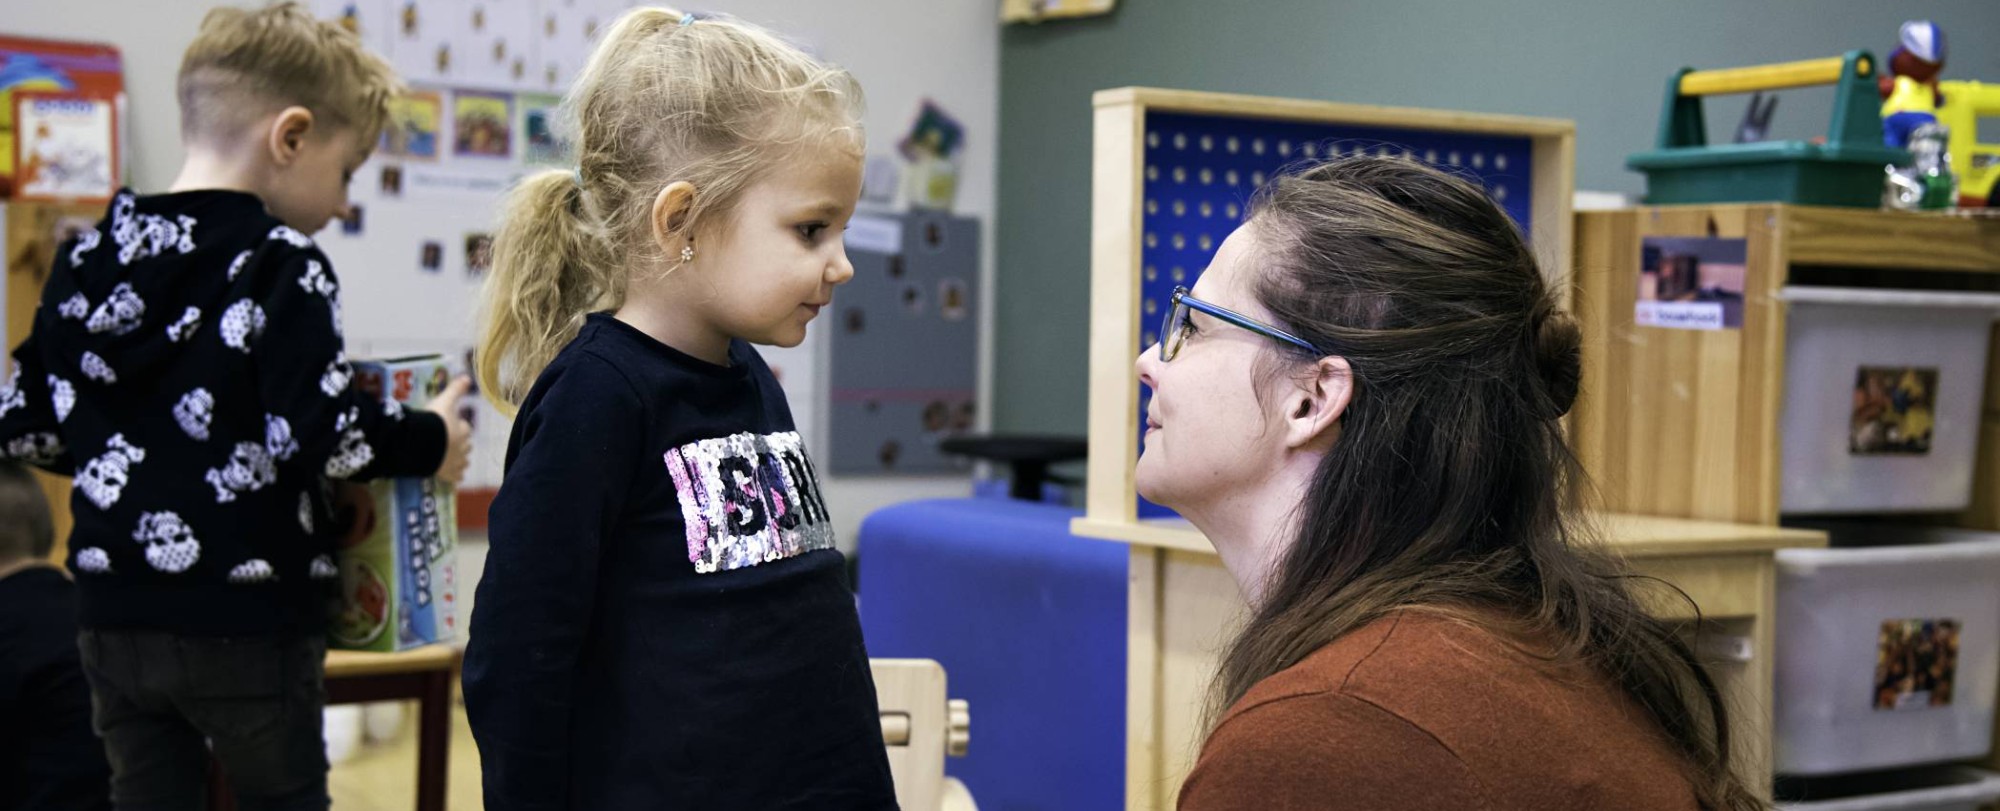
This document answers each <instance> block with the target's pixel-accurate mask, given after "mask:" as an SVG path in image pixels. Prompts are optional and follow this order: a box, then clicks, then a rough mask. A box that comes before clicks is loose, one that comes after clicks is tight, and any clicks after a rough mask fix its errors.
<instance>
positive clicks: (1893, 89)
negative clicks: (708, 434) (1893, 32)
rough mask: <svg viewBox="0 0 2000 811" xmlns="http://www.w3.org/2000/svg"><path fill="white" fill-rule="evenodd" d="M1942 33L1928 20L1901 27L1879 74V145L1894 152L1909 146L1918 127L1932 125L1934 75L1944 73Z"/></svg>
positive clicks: (1936, 96) (1935, 102)
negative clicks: (1887, 61)
mask: <svg viewBox="0 0 2000 811" xmlns="http://www.w3.org/2000/svg"><path fill="white" fill-rule="evenodd" d="M1944 56H1945V52H1944V31H1942V30H1940V29H1939V28H1938V27H1937V24H1936V23H1933V22H1931V21H1929V20H1911V21H1909V22H1906V23H1903V28H1902V31H1901V34H1900V36H1899V37H1898V43H1897V45H1896V49H1895V50H1894V51H1891V52H1890V53H1889V69H1888V70H1887V71H1884V72H1883V73H1882V77H1881V79H1879V80H1878V87H1879V88H1880V89H1881V91H1882V99H1883V101H1882V141H1883V143H1884V144H1887V145H1888V146H1892V147H1896V148H1898V149H1902V148H1907V147H1908V146H1909V145H1910V136H1911V135H1912V134H1914V133H1915V132H1916V130H1917V128H1918V127H1921V126H1923V125H1925V124H1936V123H1938V120H1937V108H1938V107H1939V106H1940V105H1942V104H1943V103H1944V100H1943V99H1942V98H1940V96H1939V93H1938V87H1937V81H1938V74H1940V73H1943V72H1944Z"/></svg>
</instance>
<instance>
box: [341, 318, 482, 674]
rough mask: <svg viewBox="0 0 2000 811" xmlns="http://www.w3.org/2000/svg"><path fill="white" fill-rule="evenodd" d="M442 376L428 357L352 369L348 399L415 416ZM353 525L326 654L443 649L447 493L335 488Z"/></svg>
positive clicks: (452, 538)
mask: <svg viewBox="0 0 2000 811" xmlns="http://www.w3.org/2000/svg"><path fill="white" fill-rule="evenodd" d="M451 379H452V372H451V369H450V368H449V367H448V366H447V365H446V363H445V360H444V358H443V357H440V356H437V355H430V356H423V357H409V358H395V359H391V360H378V361H359V362H356V363H355V364H354V386H355V388H356V389H358V390H360V391H362V392H365V393H368V394H371V395H374V396H376V397H379V398H380V399H381V400H382V401H384V402H385V403H386V402H388V401H391V400H393V401H395V402H399V403H402V404H404V405H406V406H408V407H410V408H422V407H424V406H425V405H426V404H428V403H429V402H430V400H431V398H432V397H435V396H437V395H438V394H439V393H441V392H443V391H444V388H445V386H446V385H448V384H449V383H450V382H451ZM341 492H342V496H341V498H340V501H341V502H342V511H343V512H346V511H348V510H351V511H352V515H353V520H352V522H351V524H350V527H349V530H348V532H347V534H346V535H345V536H343V537H342V539H341V542H340V550H339V552H338V554H337V555H336V557H337V558H338V560H339V566H340V604H339V608H338V609H337V611H336V613H335V614H334V617H333V622H332V624H331V626H330V627H329V628H328V632H327V633H328V644H329V645H330V646H331V647H334V648H339V649H342V650H362V651H382V652H388V651H401V650H408V649H410V648H415V647H420V646H423V645H429V644H433V643H437V642H445V641H449V640H451V639H452V638H453V637H454V636H456V635H457V631H458V614H457V603H458V592H457V579H458V578H457V568H456V565H457V558H458V520H457V518H458V517H457V513H456V510H455V509H454V502H455V498H454V494H453V492H452V489H451V487H450V486H448V485H446V484H443V483H441V482H439V481H437V480H435V479H418V478H395V479H380V480H377V481H373V482H369V483H367V484H365V485H361V484H343V485H342V490H341Z"/></svg>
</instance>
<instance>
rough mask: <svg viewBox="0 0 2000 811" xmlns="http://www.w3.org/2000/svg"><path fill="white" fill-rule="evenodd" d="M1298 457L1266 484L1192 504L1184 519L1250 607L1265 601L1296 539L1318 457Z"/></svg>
mask: <svg viewBox="0 0 2000 811" xmlns="http://www.w3.org/2000/svg"><path fill="white" fill-rule="evenodd" d="M1307 457H1308V455H1306V454H1300V455H1298V456H1294V457H1293V458H1292V459H1290V460H1287V462H1286V464H1284V465H1283V466H1281V467H1280V468H1279V469H1278V470H1277V471H1275V472H1274V473H1272V474H1271V475H1270V476H1269V477H1267V478H1265V479H1264V480H1263V481H1260V482H1255V483H1251V484H1249V485H1247V486H1244V487H1239V488H1236V489H1234V490H1232V491H1231V492H1228V493H1223V494H1220V495H1219V496H1218V497H1217V498H1216V499H1215V500H1214V501H1211V502H1208V503H1204V504H1200V505H1193V506H1190V507H1188V508H1187V509H1185V510H1183V511H1182V512H1181V515H1182V516H1183V517H1185V518H1186V519H1187V520H1188V523H1191V524H1194V526H1195V528H1196V529H1199V530H1201V534H1202V535H1203V536H1205V537H1207V538H1208V540H1209V543H1211V544H1213V545H1214V546H1215V550H1216V553H1217V555H1219V556H1220V557H1221V558H1222V566H1223V568H1225V569H1228V570H1229V574H1230V576H1231V577H1233V578H1234V579H1235V580H1236V586H1237V588H1238V589H1240V590H1241V591H1242V592H1243V598H1244V600H1245V601H1247V602H1249V603H1250V604H1251V605H1253V606H1254V605H1257V604H1259V603H1261V602H1262V601H1263V596H1264V591H1265V588H1266V587H1268V586H1269V585H1270V582H1271V578H1272V577H1274V576H1275V575H1276V574H1277V570H1278V566H1279V564H1280V563H1282V562H1283V561H1284V557H1285V553H1286V552H1288V551H1290V550H1291V547H1292V542H1293V540H1294V538H1295V536H1296V535H1297V534H1298V526H1299V515H1300V511H1301V510H1302V509H1303V502H1304V501H1305V498H1306V491H1307V488H1308V487H1310V486H1311V484H1312V475H1313V471H1314V470H1316V469H1317V468H1318V464H1319V455H1318V454H1311V455H1310V457H1311V458H1307Z"/></svg>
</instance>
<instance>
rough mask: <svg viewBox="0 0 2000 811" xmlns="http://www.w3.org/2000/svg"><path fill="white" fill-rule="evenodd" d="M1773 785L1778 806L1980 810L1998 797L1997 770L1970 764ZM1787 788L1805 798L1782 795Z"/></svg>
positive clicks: (1833, 810) (1792, 809)
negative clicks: (1803, 783)
mask: <svg viewBox="0 0 2000 811" xmlns="http://www.w3.org/2000/svg"><path fill="white" fill-rule="evenodd" d="M1814 783H1815V784H1814V785H1809V786H1807V785H1798V786H1786V785H1783V784H1782V781H1781V784H1780V785H1779V787H1778V794H1779V801H1778V808H1779V809H1781V811H1979V808H1980V806H1981V805H1982V804H1984V803H1989V802H1992V801H1994V800H2000V775H1996V774H1994V773H1992V772H1989V771H1986V770H1984V769H1975V768H1971V767H1969V766H1940V767H1936V768H1931V769H1916V770H1909V771H1899V772H1882V773H1875V774H1857V775H1852V776H1847V777H1840V778H1835V779H1831V780H1826V781H1814ZM1788 789H1790V790H1793V791H1798V792H1800V793H1802V794H1804V795H1806V796H1807V797H1809V798H1810V799H1802V800H1786V799H1784V798H1785V797H1786V796H1787V794H1788Z"/></svg>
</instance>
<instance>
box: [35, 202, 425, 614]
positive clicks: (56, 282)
mask: <svg viewBox="0 0 2000 811" xmlns="http://www.w3.org/2000/svg"><path fill="white" fill-rule="evenodd" d="M352 377H353V371H352V368H351V367H350V366H349V365H348V361H347V356H346V352H345V348H344V342H343V339H342V337H341V332H340V287H339V284H338V282H337V281H336V280H335V279H334V276H333V267H332V264H331V263H329V262H328V261H327V258H326V255H325V254H323V253H321V252H320V250H319V248H318V247H316V246H315V245H314V244H313V242H312V240H311V239H310V238H308V237H307V236H306V235H304V234H302V233H300V232H298V231H297V230H295V229H292V228H289V227H287V226H285V224H284V223H282V222H279V221H278V220H277V219H276V218H274V217H272V216H271V215H270V214H269V213H267V212H266V211H265V209H264V205H263V203H262V202H261V201H259V200H258V199H257V198H256V197H254V196H252V195H249V194H244V193H241V192H232V191H192V192H182V193H176V194H165V195H157V196H147V197H135V196H134V195H133V194H132V193H131V192H129V191H128V192H121V193H120V194H119V195H118V196H117V197H116V198H115V199H114V200H113V201H112V203H111V207H110V210H109V211H108V212H107V213H106V215H105V218H104V220H103V221H102V222H100V223H98V225H97V227H96V228H95V229H93V230H86V231H81V232H79V233H78V234H77V235H76V236H75V237H73V238H72V239H70V240H68V241H66V242H64V243H63V244H62V246H61V248H60V249H59V250H58V251H57V254H56V257H55V262H54V267H53V269H52V270H51V272H50V274H49V278H48V281H47V283H46V285H45V286H44V288H43V294H42V301H41V306H40V308H39V309H37V310H36V312H35V318H34V325H33V329H32V332H31V334H30V335H29V336H28V338H27V340H26V341H24V342H23V343H22V344H21V345H20V346H19V347H18V348H17V349H16V350H15V351H14V355H13V363H12V364H10V369H9V370H8V374H7V377H6V380H5V384H4V385H0V457H5V458H13V459H19V460H21V461H24V462H27V463H30V464H34V465H38V466H40V467H43V468H46V469H48V470H50V471H53V472H56V473H61V474H65V475H71V476H74V477H75V488H74V490H73V491H72V493H71V497H70V504H71V507H72V512H73V513H74V515H75V519H76V523H75V528H74V530H72V532H71V534H70V537H69V549H70V557H69V566H70V570H71V571H73V572H75V573H76V576H77V583H78V586H79V596H80V598H81V599H80V620H81V622H82V624H83V626H84V627H86V628H97V629H146V630H160V631H169V632H174V633H182V634H193V635H248V634H272V633H276V634H312V633H318V632H319V631H320V629H322V628H323V627H324V624H325V614H326V607H327V598H328V597H329V595H331V594H332V593H333V589H332V584H333V583H334V582H335V581H337V580H338V579H339V577H340V573H339V569H338V567H337V566H336V565H335V563H334V561H333V551H334V550H333V547H334V537H333V536H334V535H335V531H334V527H332V526H331V524H332V523H333V521H332V520H331V509H330V502H331V492H332V491H331V487H330V484H329V479H367V478H373V477H378V476H404V475H409V476H418V475H429V474H431V473H432V472H434V471H435V470H436V469H437V466H438V464H439V463H440V462H441V461H442V460H443V458H444V450H445V430H444V422H443V421H442V420H441V419H439V418H438V417H437V416H436V415H434V414H431V413H429V412H426V411H406V410H405V409H404V408H403V407H402V406H385V405H383V404H382V403H381V402H379V401H377V400H375V399H374V398H371V397H368V396H366V395H365V394H363V393H361V392H359V391H356V390H355V389H354V388H353V387H352V385H351V380H352Z"/></svg>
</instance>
